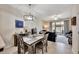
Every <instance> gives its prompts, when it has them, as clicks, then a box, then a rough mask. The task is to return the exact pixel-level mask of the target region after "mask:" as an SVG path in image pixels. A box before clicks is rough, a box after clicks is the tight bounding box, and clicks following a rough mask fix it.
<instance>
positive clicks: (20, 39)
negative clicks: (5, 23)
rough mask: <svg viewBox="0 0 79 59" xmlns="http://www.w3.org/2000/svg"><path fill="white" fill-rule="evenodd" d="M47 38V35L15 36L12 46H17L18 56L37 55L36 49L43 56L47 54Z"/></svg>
mask: <svg viewBox="0 0 79 59" xmlns="http://www.w3.org/2000/svg"><path fill="white" fill-rule="evenodd" d="M47 37H48V34H29V35H25V34H24V33H23V34H15V35H14V41H15V40H16V42H14V45H15V46H17V52H18V54H26V53H28V54H37V50H38V49H40V52H41V54H44V53H46V52H47V46H48V42H47Z"/></svg>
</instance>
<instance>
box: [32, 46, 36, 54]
mask: <svg viewBox="0 0 79 59" xmlns="http://www.w3.org/2000/svg"><path fill="white" fill-rule="evenodd" d="M32 51H33V53H34V54H35V53H36V47H35V45H33V46H32Z"/></svg>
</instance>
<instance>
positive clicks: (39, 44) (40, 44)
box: [35, 34, 48, 54]
mask: <svg viewBox="0 0 79 59" xmlns="http://www.w3.org/2000/svg"><path fill="white" fill-rule="evenodd" d="M47 38H48V34H44V38H42V39H43V41H41V42H39V43H37V44H36V45H35V50H36V49H37V48H38V49H42V54H43V53H44V47H45V50H46V52H47V46H48V42H47ZM35 52H36V51H35Z"/></svg>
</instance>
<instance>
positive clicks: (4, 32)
mask: <svg viewBox="0 0 79 59" xmlns="http://www.w3.org/2000/svg"><path fill="white" fill-rule="evenodd" d="M4 8H5V9H4ZM6 8H7V9H6ZM15 11H16V10H14V9H11V8H10V7H8V6H6V7H5V6H3V5H2V6H1V5H0V35H1V36H2V38H3V40H4V42H5V44H6V46H5V47H10V46H13V43H14V38H13V34H14V33H15V32H20V30H21V29H20V30H18V29H16V28H15V19H19V18H21V17H20V16H19V15H18V14H17V13H18V12H19V11H18V12H17V13H15Z"/></svg>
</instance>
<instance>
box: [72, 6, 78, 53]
mask: <svg viewBox="0 0 79 59" xmlns="http://www.w3.org/2000/svg"><path fill="white" fill-rule="evenodd" d="M77 8H78V6H77V5H73V9H72V17H73V16H76V17H77V18H76V20H77V21H76V26H72V51H73V53H78V51H79V49H78V46H79V45H78V44H79V35H78V30H79V29H78V26H79V25H78V22H79V21H78V20H79V16H78V12H79V11H78V9H77Z"/></svg>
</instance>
